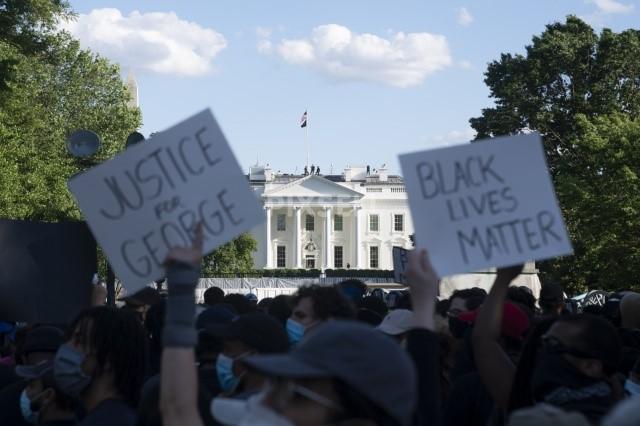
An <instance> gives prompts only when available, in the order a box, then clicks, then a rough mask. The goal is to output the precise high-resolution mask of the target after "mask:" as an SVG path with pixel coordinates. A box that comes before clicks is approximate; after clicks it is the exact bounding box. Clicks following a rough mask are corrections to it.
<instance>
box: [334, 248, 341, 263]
mask: <svg viewBox="0 0 640 426" xmlns="http://www.w3.org/2000/svg"><path fill="white" fill-rule="evenodd" d="M333 267H334V268H342V246H333Z"/></svg>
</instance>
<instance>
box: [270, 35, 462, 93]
mask: <svg viewBox="0 0 640 426" xmlns="http://www.w3.org/2000/svg"><path fill="white" fill-rule="evenodd" d="M275 51H276V53H277V54H278V56H280V57H281V58H282V59H284V60H285V61H286V62H289V63H292V64H297V65H301V66H306V67H309V68H311V69H313V70H316V71H318V72H320V73H322V74H325V75H328V76H329V77H331V78H334V79H338V80H365V81H376V82H381V83H384V84H388V85H390V86H394V87H410V86H416V85H418V84H420V83H422V82H423V81H424V79H425V78H426V77H427V76H428V75H430V74H433V73H435V72H438V71H441V70H443V69H445V68H447V67H448V66H450V65H451V64H452V63H453V60H452V58H451V53H450V52H449V46H448V44H447V39H446V37H445V36H443V35H437V34H430V33H409V34H405V33H403V32H398V33H395V34H391V35H389V37H388V38H383V37H380V36H377V35H374V34H368V33H362V34H358V33H354V32H352V31H351V30H350V29H349V28H347V27H344V26H341V25H336V24H328V25H320V26H318V27H315V28H314V29H313V31H312V32H311V35H310V37H308V38H302V39H294V40H281V41H280V42H279V43H278V44H277V46H276V49H275Z"/></svg>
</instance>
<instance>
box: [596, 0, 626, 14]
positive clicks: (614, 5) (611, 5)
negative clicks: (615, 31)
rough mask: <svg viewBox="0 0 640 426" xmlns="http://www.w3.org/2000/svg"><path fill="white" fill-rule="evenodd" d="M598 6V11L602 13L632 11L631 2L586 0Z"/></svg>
mask: <svg viewBox="0 0 640 426" xmlns="http://www.w3.org/2000/svg"><path fill="white" fill-rule="evenodd" d="M588 2H589V3H593V4H595V5H596V7H597V8H598V11H599V12H601V13H604V14H626V13H631V12H633V5H632V4H624V3H621V2H619V1H616V0H588Z"/></svg>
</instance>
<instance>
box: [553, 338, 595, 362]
mask: <svg viewBox="0 0 640 426" xmlns="http://www.w3.org/2000/svg"><path fill="white" fill-rule="evenodd" d="M542 347H543V348H544V349H546V350H547V351H549V352H551V353H554V354H568V355H572V356H575V357H576V358H586V359H588V358H593V359H599V358H600V357H599V356H596V355H594V354H592V353H589V352H586V351H583V350H580V349H576V348H572V347H571V346H568V345H566V344H564V343H563V342H562V341H561V340H560V339H558V338H557V337H555V336H550V335H548V334H546V335H544V336H542Z"/></svg>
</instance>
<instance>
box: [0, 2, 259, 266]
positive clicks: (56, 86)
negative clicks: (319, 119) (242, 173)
mask: <svg viewBox="0 0 640 426" xmlns="http://www.w3.org/2000/svg"><path fill="white" fill-rule="evenodd" d="M73 16H74V14H73V12H72V10H71V9H70V6H69V3H68V2H67V1H66V0H0V217H1V218H7V219H24V220H34V221H35V220H39V221H61V220H73V219H81V218H82V216H81V213H80V211H79V210H78V208H77V206H76V204H75V202H74V200H73V197H72V196H71V194H70V192H69V191H68V189H67V186H66V182H67V180H68V178H69V177H71V176H73V175H74V174H75V173H78V172H81V171H83V170H85V169H87V168H89V167H91V166H92V165H93V164H97V163H100V162H102V161H105V160H107V159H109V158H111V157H112V156H113V155H114V154H116V153H117V152H119V151H121V150H123V149H124V145H125V140H126V138H127V135H129V133H131V132H132V131H134V130H136V129H137V128H138V127H139V126H140V124H141V114H140V111H139V110H138V109H137V108H135V109H132V108H130V107H128V106H127V102H128V101H129V100H130V95H129V93H128V92H127V89H126V87H125V85H124V84H123V82H122V79H121V78H120V71H119V68H118V66H117V65H114V64H111V63H110V62H109V61H108V60H107V59H105V58H102V57H99V56H97V55H95V54H93V53H91V52H90V51H88V50H82V49H80V45H79V43H78V41H77V40H75V39H73V38H72V37H71V36H70V35H69V34H66V33H60V32H58V31H57V25H58V22H59V21H60V20H61V19H70V18H73ZM77 129H88V130H91V131H94V132H96V133H97V134H98V135H99V136H100V138H101V140H102V147H101V148H100V151H99V152H98V153H97V154H96V156H94V157H93V158H91V161H86V160H78V159H75V158H73V157H72V156H71V155H69V153H68V152H67V150H66V145H65V141H66V138H67V136H68V135H69V134H71V133H72V132H73V131H74V130H77ZM256 246H257V243H256V241H255V240H254V239H253V238H252V237H251V236H250V235H248V234H244V235H242V236H240V237H238V238H236V239H235V240H233V241H231V242H229V243H227V244H225V245H224V246H222V247H220V248H219V249H218V250H216V251H215V252H214V253H212V254H211V255H209V256H208V257H207V258H206V259H205V272H208V273H212V274H214V273H216V272H242V271H248V270H252V269H253V259H252V257H251V254H252V252H253V251H255V249H256ZM102 272H103V273H104V270H102Z"/></svg>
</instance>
